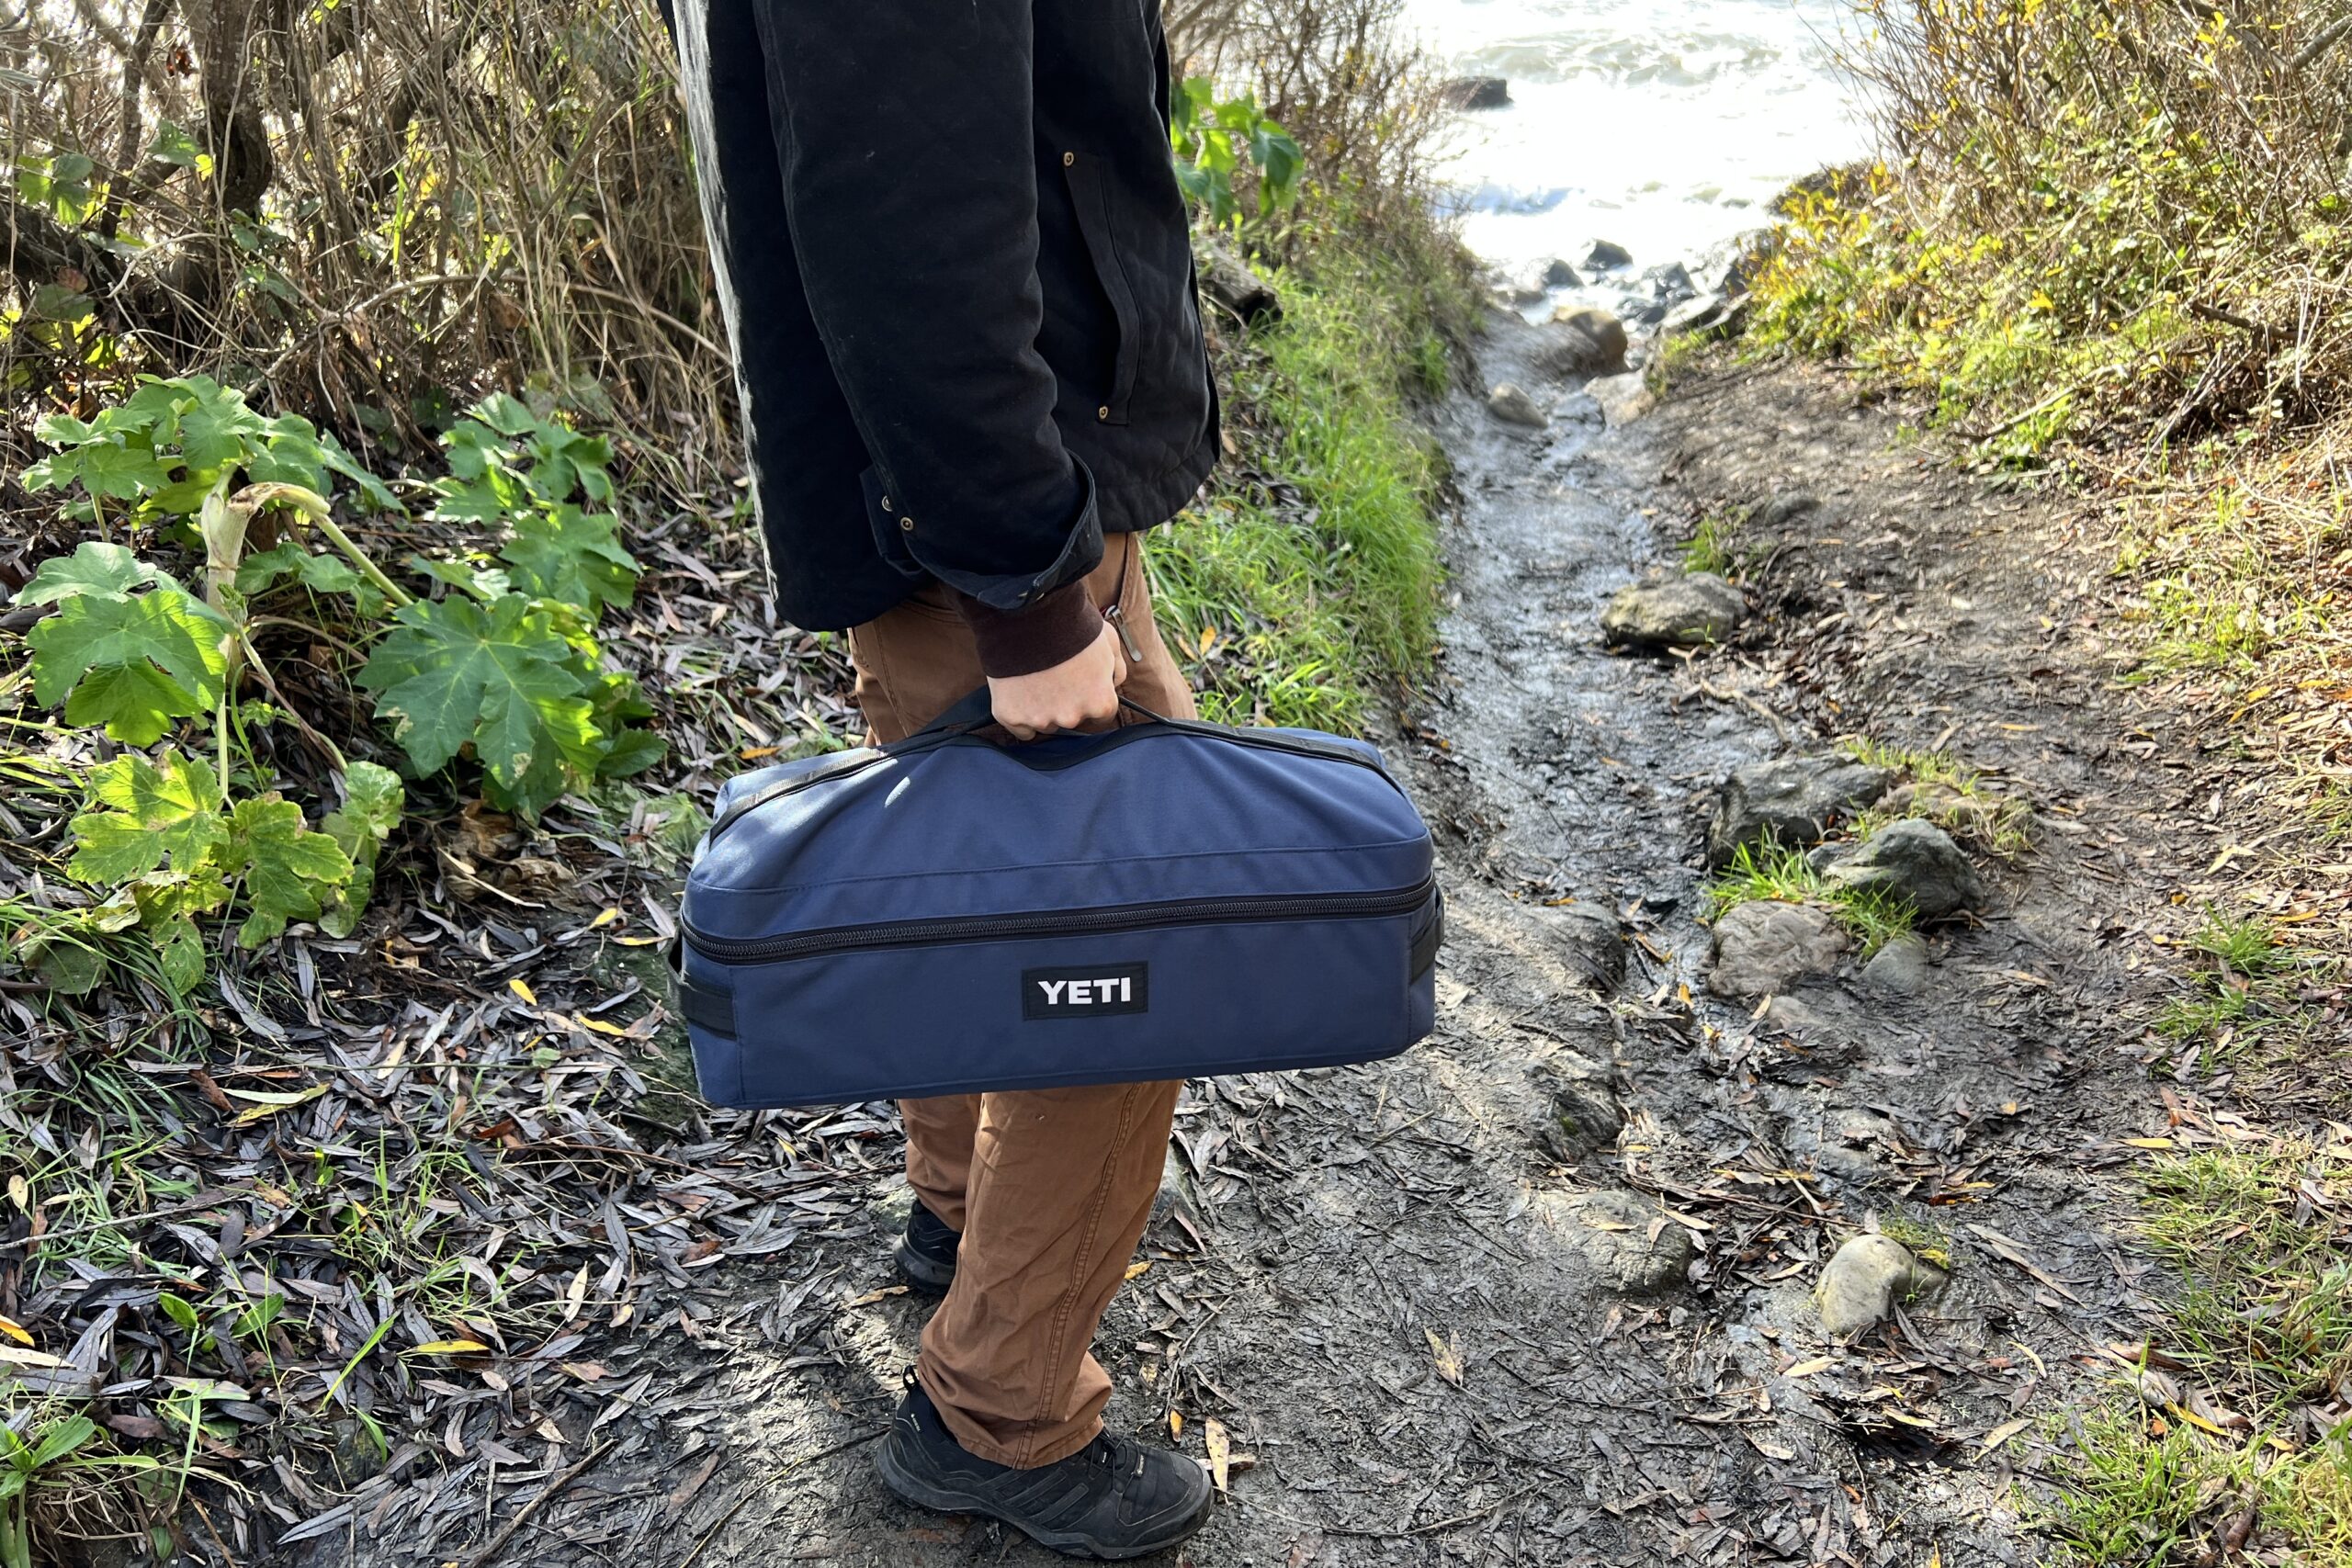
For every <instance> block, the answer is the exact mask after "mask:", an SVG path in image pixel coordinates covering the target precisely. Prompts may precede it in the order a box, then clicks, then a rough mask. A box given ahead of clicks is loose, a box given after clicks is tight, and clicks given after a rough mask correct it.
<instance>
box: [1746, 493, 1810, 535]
mask: <svg viewBox="0 0 2352 1568" xmlns="http://www.w3.org/2000/svg"><path fill="white" fill-rule="evenodd" d="M1820 510H1821V498H1820V497H1818V496H1813V495H1807V494H1806V493H1805V492H1804V491H1801V490H1789V491H1781V493H1780V494H1778V495H1776V496H1774V497H1772V498H1771V499H1770V501H1767V502H1763V503H1762V504H1761V505H1759V506H1758V507H1757V509H1756V510H1755V511H1754V512H1751V513H1748V516H1747V521H1748V525H1749V526H1751V527H1756V528H1781V527H1785V526H1787V525H1789V524H1791V523H1793V522H1795V521H1796V520H1797V519H1798V518H1800V517H1802V516H1804V514H1805V513H1808V512H1818V511H1820Z"/></svg>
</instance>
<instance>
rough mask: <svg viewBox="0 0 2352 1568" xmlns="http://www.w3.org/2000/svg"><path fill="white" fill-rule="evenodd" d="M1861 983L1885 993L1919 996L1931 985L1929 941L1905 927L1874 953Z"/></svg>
mask: <svg viewBox="0 0 2352 1568" xmlns="http://www.w3.org/2000/svg"><path fill="white" fill-rule="evenodd" d="M1862 984H1863V985H1865V986H1868V987H1870V988H1871V990H1873V991H1876V992H1878V993H1879V994H1880V995H1882V996H1888V997H1916V996H1917V995H1918V994H1919V993H1920V992H1921V991H1924V990H1926V989H1927V988H1928V944H1927V943H1926V942H1921V941H1920V940H1919V939H1918V938H1917V937H1916V936H1913V935H1912V934H1911V933H1910V932H1908V931H1905V932H1904V933H1903V934H1902V935H1901V936H1898V937H1896V938H1894V940H1893V941H1891V942H1888V943H1887V944H1886V945H1885V946H1884V947H1882V948H1880V949H1879V950H1878V951H1877V952H1876V953H1871V960H1870V962H1869V963H1867V964H1863V965H1862Z"/></svg>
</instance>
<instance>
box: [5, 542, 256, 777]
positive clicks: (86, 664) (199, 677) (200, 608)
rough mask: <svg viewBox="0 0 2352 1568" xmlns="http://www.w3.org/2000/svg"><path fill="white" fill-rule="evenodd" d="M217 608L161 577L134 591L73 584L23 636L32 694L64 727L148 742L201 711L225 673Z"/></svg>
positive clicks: (216, 699)
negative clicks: (61, 717)
mask: <svg viewBox="0 0 2352 1568" xmlns="http://www.w3.org/2000/svg"><path fill="white" fill-rule="evenodd" d="M231 635H232V631H231V628H230V626H229V623H228V622H227V621H225V620H223V619H222V618H221V616H220V614H219V612H217V611H215V610H214V609H212V608H211V606H209V605H208V604H205V603H204V602H203V601H202V600H200V599H198V598H195V597H194V596H192V595H191V594H189V593H187V592H185V591H184V590H182V589H180V588H178V587H177V586H175V585H173V584H170V583H168V582H159V583H158V584H157V585H156V586H155V587H154V588H153V589H152V590H151V591H149V592H146V593H142V594H141V595H139V596H138V597H136V598H126V597H123V596H121V595H120V594H119V593H118V594H115V595H114V596H112V597H107V596H103V595H102V594H101V593H99V592H90V591H87V590H86V585H85V590H84V591H77V592H74V594H72V596H70V597H66V598H63V599H62V600H61V601H59V604H58V608H57V610H56V612H55V613H54V614H52V615H48V616H45V617H43V618H42V619H41V620H40V622H39V623H38V624H36V625H35V626H34V627H33V628H32V630H31V631H30V632H28V633H27V634H26V637H25V640H26V642H27V643H28V644H29V645H30V646H31V648H32V650H33V662H32V673H33V695H34V697H35V698H36V699H38V700H39V701H40V702H42V703H44V704H47V705H51V706H55V705H58V704H60V703H62V704H63V705H64V707H65V719H66V722H67V723H69V724H84V725H104V726H105V727H106V731H107V734H108V735H109V736H111V737H113V738H114V739H117V740H119V741H121V742H123V743H124V744H125V745H129V746H147V745H152V744H153V742H154V741H156V740H157V739H161V738H162V737H163V734H164V731H165V730H167V729H169V728H171V727H172V724H173V723H174V721H175V720H177V719H182V718H189V717H193V716H196V715H198V714H204V713H209V712H210V711H211V710H212V709H213V708H214V706H216V705H218V704H219V703H220V694H221V688H222V682H224V681H225V679H226V678H227V674H228V659H227V656H226V654H225V653H223V651H222V648H221V645H222V642H223V640H224V639H225V638H227V637H230V636H231Z"/></svg>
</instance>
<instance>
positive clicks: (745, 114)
mask: <svg viewBox="0 0 2352 1568" xmlns="http://www.w3.org/2000/svg"><path fill="white" fill-rule="evenodd" d="M675 25H676V28H677V37H678V45H679V54H680V59H681V62H682V66H683V75H684V86H685V96H686V101H687V107H688V119H689V123H690V126H691V128H692V132H693V138H694V148H695V158H696V162H697V164H698V165H699V167H698V169H697V175H698V178H699V185H700V188H701V193H702V200H703V209H704V214H705V218H706V220H707V223H708V226H709V231H710V237H711V241H712V244H711V251H712V265H713V268H714V270H715V271H716V273H717V276H718V285H719V290H720V293H721V296H722V298H723V300H724V304H725V307H726V313H727V319H728V325H729V331H730V332H731V333H732V335H733V337H734V344H735V356H736V369H737V376H738V378H739V381H740V383H741V393H742V400H743V413H744V419H745V423H746V424H747V426H748V432H749V440H750V449H751V463H752V483H753V487H754V491H755V495H756V499H757V503H758V507H759V513H760V519H761V523H762V525H763V528H764V529H765V531H766V535H767V539H768V553H769V558H770V561H771V564H772V566H773V568H774V570H775V580H776V590H777V595H778V607H779V608H780V609H781V611H782V612H783V613H784V614H785V615H787V616H788V617H790V618H791V619H792V620H794V621H796V622H797V623H798V624H800V625H802V626H809V627H813V628H820V629H830V628H835V627H842V626H854V625H855V624H857V623H859V622H861V621H865V620H869V619H871V618H873V617H874V616H876V615H880V614H881V613H882V612H884V611H885V610H888V609H889V608H890V607H891V606H892V605H894V604H897V603H898V602H899V600H900V599H902V598H904V597H905V596H906V595H907V594H908V593H909V592H911V591H912V590H913V589H914V588H916V587H917V586H919V585H920V584H921V583H922V581H924V579H925V578H926V577H936V578H938V579H939V580H941V581H944V582H945V583H946V584H947V585H948V586H949V587H951V588H953V589H955V590H956V591H957V592H958V593H959V594H960V595H965V596H968V597H967V618H970V619H972V620H973V622H974V626H975V630H976V631H978V632H980V633H981V634H982V654H983V657H984V660H986V661H987V662H988V663H989V668H990V672H991V673H997V674H1017V673H1023V672H1025V671H1024V670H1022V669H1015V668H1012V666H1013V665H1016V664H1018V665H1025V666H1026V667H1027V668H1029V669H1038V668H1043V667H1045V666H1046V664H1050V663H1054V662H1058V660H1060V659H1061V658H1066V657H1068V656H1069V654H1070V653H1074V652H1076V651H1077V650H1078V649H1079V648H1080V647H1083V646H1084V641H1085V639H1086V638H1087V637H1091V635H1093V634H1094V633H1096V632H1099V629H1100V622H1099V620H1095V619H1093V618H1092V613H1091V610H1086V609H1084V607H1083V590H1082V589H1081V588H1080V586H1079V584H1078V581H1077V580H1078V579H1080V578H1081V577H1083V576H1084V575H1085V574H1086V573H1087V572H1088V571H1089V570H1091V569H1092V568H1093V567H1094V566H1095V564H1096V563H1097V562H1098V561H1099V560H1100V559H1101V558H1102V551H1103V533H1104V532H1105V531H1106V530H1107V531H1120V530H1136V529H1142V528H1148V527H1150V526H1152V525H1154V524H1157V523H1160V522H1163V521H1165V520H1166V519H1168V518H1169V517H1170V516H1172V515H1173V514H1174V513H1176V512H1177V511H1178V510H1179V509H1180V508H1181V507H1182V506H1183V504H1184V503H1185V502H1186V501H1187V500H1188V499H1189V498H1190V497H1191V496H1192V494H1193V491H1195V490H1196V489H1197V488H1198V487H1199V485H1200V483H1201V480H1202V479H1204V477H1206V475H1207V473H1208V471H1209V468H1211V466H1212V465H1213V463H1214V461H1215V458H1216V450H1217V433H1216V407H1215V396H1214V393H1213V391H1212V389H1211V387H1210V382H1209V378H1208V373H1207V366H1206V360H1205V356H1204V352H1203V341H1202V330H1201V320H1200V312H1199V307H1198V303H1197V300H1196V297H1195V294H1194V289H1193V258H1192V245H1191V238H1190V234H1189V232H1188V227H1187V215H1186V211H1185V207H1184V202H1183V197H1182V195H1181V193H1180V192H1179V191H1178V189H1177V186H1176V179H1175V174H1174V171H1173V169H1172V167H1171V165H1170V157H1169V144H1168V120H1167V113H1168V85H1169V84H1168V55H1167V46H1166V43H1165V40H1164V39H1163V38H1162V36H1161V33H1160V28H1159V3H1158V0H677V3H676V6H675ZM1057 589H1060V590H1061V592H1058V593H1057V592H1055V591H1056V590H1057Z"/></svg>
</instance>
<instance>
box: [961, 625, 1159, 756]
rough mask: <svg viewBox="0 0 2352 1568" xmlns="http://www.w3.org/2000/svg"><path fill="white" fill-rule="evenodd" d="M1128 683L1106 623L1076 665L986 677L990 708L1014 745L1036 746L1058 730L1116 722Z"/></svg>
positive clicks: (1124, 663) (1116, 642) (1073, 661)
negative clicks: (1031, 742) (1122, 689)
mask: <svg viewBox="0 0 2352 1568" xmlns="http://www.w3.org/2000/svg"><path fill="white" fill-rule="evenodd" d="M1126 680H1127V660H1126V657H1125V655H1124V654H1122V653H1121V652H1120V651H1119V634H1118V633H1117V631H1115V630H1114V629H1113V627H1112V626H1111V624H1110V623H1109V622H1108V621H1105V622H1104V623H1103V635H1102V636H1101V637H1096V638H1095V639H1094V642H1093V645H1092V646H1091V647H1090V648H1088V649H1087V650H1086V651H1085V652H1083V653H1081V654H1080V655H1078V656H1077V657H1076V658H1075V659H1065V660H1062V661H1061V662H1060V663H1059V664H1057V665H1055V666H1054V667H1053V668H1051V669H1049V670H1040V671H1037V672H1036V673H1035V674H1034V675H1007V676H1003V677H998V676H993V675H992V676H990V677H989V705H990V706H991V707H992V708H993V709H994V710H995V713H996V721H997V722H998V723H999V724H1001V725H1002V726H1004V728H1006V729H1008V730H1010V731H1012V738H1013V739H1015V740H1035V739H1037V737H1039V736H1040V735H1051V734H1053V733H1054V732H1055V731H1056V730H1057V729H1083V728H1086V727H1087V726H1088V725H1090V724H1108V723H1110V722H1111V721H1112V720H1113V719H1114V718H1116V717H1118V716H1119V688H1120V687H1121V686H1123V685H1125V683H1126Z"/></svg>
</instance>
